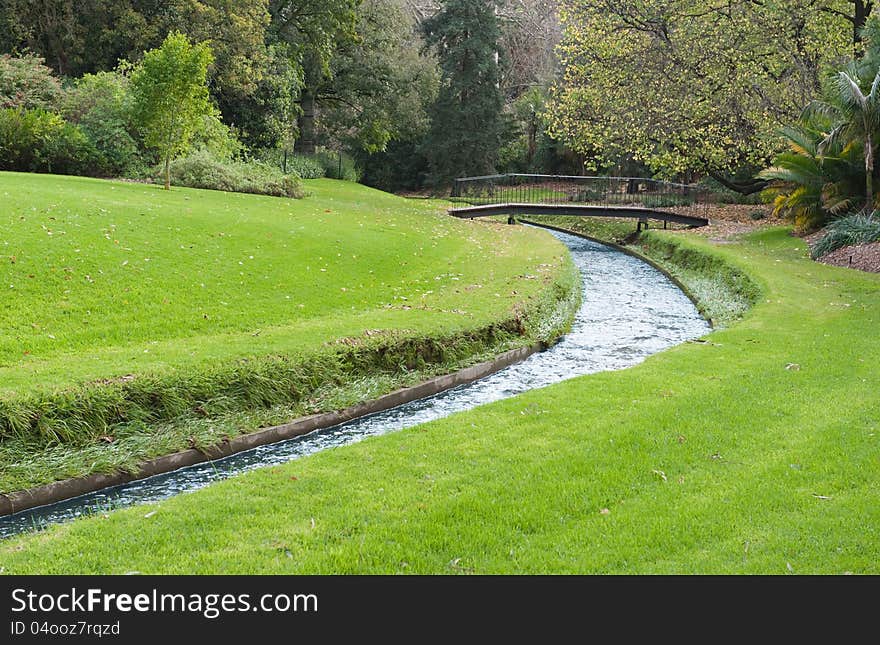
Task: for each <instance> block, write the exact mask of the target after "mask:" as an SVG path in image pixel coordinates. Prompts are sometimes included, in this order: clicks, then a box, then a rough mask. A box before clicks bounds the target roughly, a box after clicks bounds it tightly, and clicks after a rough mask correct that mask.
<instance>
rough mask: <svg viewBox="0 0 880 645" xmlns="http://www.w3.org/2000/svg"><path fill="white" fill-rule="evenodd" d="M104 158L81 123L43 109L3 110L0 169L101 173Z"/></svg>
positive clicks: (60, 172)
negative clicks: (77, 123)
mask: <svg viewBox="0 0 880 645" xmlns="http://www.w3.org/2000/svg"><path fill="white" fill-rule="evenodd" d="M103 166H104V159H103V157H102V156H101V154H100V153H99V152H98V151H97V149H96V148H95V146H94V145H93V144H92V142H91V141H90V140H89V138H88V137H87V136H86V135H85V134H84V133H83V132H82V130H80V129H79V128H78V127H77V126H75V125H73V124H71V123H67V122H66V121H65V120H64V119H62V118H61V117H60V116H58V115H57V114H53V113H51V112H47V111H46V110H43V109H34V110H27V109H23V108H17V109H13V108H8V109H5V110H0V170H17V171H23V172H54V173H59V174H69V175H93V176H94V175H99V174H100V173H101V169H102V167H103Z"/></svg>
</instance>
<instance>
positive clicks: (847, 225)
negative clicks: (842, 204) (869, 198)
mask: <svg viewBox="0 0 880 645" xmlns="http://www.w3.org/2000/svg"><path fill="white" fill-rule="evenodd" d="M877 241H880V216H878V212H877V211H874V212H873V213H870V214H868V213H852V214H850V215H847V216H845V217H841V218H839V219H836V220H834V221H833V222H831V223H830V224H829V225H828V226H827V227H825V233H824V234H823V235H822V237H821V238H820V239H819V241H818V242H816V243H815V244H814V245H813V247H812V248H811V249H810V255H811V257H812V258H813V259H814V260H816V259H818V258H821V257H822V256H823V255H828V254H829V253H831V252H832V251H836V250H837V249H840V248H843V247H844V246H854V245H856V244H870V243H871V242H877Z"/></svg>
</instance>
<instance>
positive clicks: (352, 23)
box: [269, 0, 361, 154]
mask: <svg viewBox="0 0 880 645" xmlns="http://www.w3.org/2000/svg"><path fill="white" fill-rule="evenodd" d="M360 3H361V0H337V1H336V2H327V1H326V0H271V2H270V3H269V10H270V13H271V15H272V26H271V32H272V38H273V39H274V40H275V41H277V42H280V43H283V44H284V45H286V46H287V50H288V52H289V55H290V56H291V58H292V60H293V61H294V62H295V63H296V64H297V65H298V66H299V67H300V69H302V77H301V78H302V87H301V89H300V88H296V89H297V90H299V109H300V114H299V118H298V122H297V127H298V131H299V132H298V135H299V136H298V137H297V140H296V148H297V150H298V151H299V152H301V153H303V154H314V153H315V115H316V102H317V96H318V90H319V87H320V86H321V84H322V83H324V82H325V81H326V79H327V77H328V76H329V75H330V73H331V71H330V60H331V58H332V55H333V52H334V50H335V49H336V48H337V47H339V45H340V44H341V43H343V42H345V41H348V40H351V39H353V38H355V34H356V24H357V7H358V6H359V5H360Z"/></svg>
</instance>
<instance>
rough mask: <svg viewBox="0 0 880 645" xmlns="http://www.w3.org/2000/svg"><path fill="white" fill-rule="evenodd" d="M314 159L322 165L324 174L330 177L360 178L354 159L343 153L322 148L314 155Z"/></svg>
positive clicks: (349, 179) (355, 179) (357, 179)
mask: <svg viewBox="0 0 880 645" xmlns="http://www.w3.org/2000/svg"><path fill="white" fill-rule="evenodd" d="M315 159H316V160H317V161H318V163H320V164H321V166H323V167H324V176H326V177H329V178H330V179H344V180H345V181H360V180H361V171H360V169H359V168H358V167H357V164H355V162H354V159H352V158H351V157H349V156H348V155H347V154H345V153H342V152H331V151H329V150H322V151H320V152H318V153H317V154H316V155H315Z"/></svg>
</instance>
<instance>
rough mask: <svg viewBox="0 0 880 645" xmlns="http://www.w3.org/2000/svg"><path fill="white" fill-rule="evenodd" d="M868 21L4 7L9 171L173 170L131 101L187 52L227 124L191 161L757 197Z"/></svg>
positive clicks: (844, 10)
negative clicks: (557, 179) (45, 147)
mask: <svg viewBox="0 0 880 645" xmlns="http://www.w3.org/2000/svg"><path fill="white" fill-rule="evenodd" d="M873 9H874V7H873V3H872V2H871V1H869V0H810V1H806V2H805V1H804V0H765V1H764V2H761V3H756V2H752V1H745V0H741V1H740V0H727V1H725V2H708V3H707V2H705V0H702V1H698V0H675V1H669V0H642V1H640V2H611V1H610V0H560V1H559V2H556V1H554V0H339V1H336V2H325V1H321V0H235V1H233V0H169V1H164V2H160V1H158V0H121V1H120V0H113V1H111V0H0V54H3V56H2V58H0V108H3V111H4V113H5V115H4V116H2V117H0V150H5V152H2V153H0V156H2V157H3V159H2V161H0V165H2V167H4V168H6V169H25V170H40V171H46V170H50V171H53V172H63V171H65V170H70V171H72V172H79V171H81V170H82V168H84V167H87V168H89V169H90V170H91V171H92V174H100V175H104V176H143V175H149V174H150V173H151V172H152V170H151V169H152V168H154V166H155V165H156V164H157V163H158V162H159V157H158V156H157V152H156V150H155V149H152V148H151V147H150V146H146V145H144V141H143V132H142V130H143V128H142V125H143V124H142V123H139V122H138V120H137V118H136V115H135V114H134V113H133V112H132V110H131V109H130V105H129V95H130V93H131V92H130V88H129V85H130V81H131V76H132V74H133V72H134V71H135V70H137V68H138V66H139V65H141V64H142V61H143V60H144V56H145V53H146V52H149V51H151V50H155V49H156V48H159V47H161V46H162V45H163V43H164V42H165V41H166V39H167V37H168V35H169V34H172V33H180V34H183V35H185V36H186V37H187V38H188V40H189V41H190V42H191V43H193V44H194V45H195V44H200V43H204V44H205V45H206V46H207V47H208V48H209V49H210V54H211V60H210V64H209V66H208V67H207V75H206V78H205V82H206V84H207V88H208V92H209V99H210V105H211V109H210V110H208V112H207V113H206V114H204V115H203V118H202V121H201V125H200V127H198V128H196V131H195V132H194V133H193V134H192V145H191V146H186V147H185V149H181V152H180V155H182V156H186V155H187V154H189V155H192V154H198V155H202V156H203V157H204V156H210V157H214V158H221V159H225V160H227V161H230V162H231V161H234V162H236V163H247V162H251V161H258V162H260V163H263V164H268V165H271V166H273V167H275V168H278V169H279V171H280V172H283V173H290V172H294V171H295V172H296V173H297V174H299V175H300V176H303V177H309V176H315V175H326V176H331V177H343V178H349V179H357V180H360V181H363V182H364V183H367V184H370V185H373V186H376V187H379V188H383V189H386V190H394V191H420V190H426V189H438V190H439V189H441V188H443V187H445V186H448V184H449V182H450V181H451V180H452V179H453V178H455V177H457V176H465V175H480V174H488V173H494V172H537V173H549V174H588V173H606V174H621V175H632V174H639V175H649V176H657V177H663V178H670V179H679V180H687V181H696V180H702V181H707V182H713V184H714V185H715V186H717V187H722V186H723V187H724V188H725V189H726V190H730V191H734V192H736V193H737V194H753V193H756V192H757V191H759V190H762V189H763V188H765V187H766V186H767V181H768V180H767V179H764V178H760V177H758V176H757V175H758V173H759V171H760V170H762V169H763V168H765V167H766V166H767V165H768V164H769V163H770V162H771V160H772V159H773V157H774V155H777V154H778V153H779V152H780V151H782V150H783V149H784V148H785V146H786V140H785V137H784V136H783V135H782V134H781V131H780V129H781V128H782V127H783V126H785V125H787V124H790V123H792V122H795V121H796V120H797V119H799V118H800V116H801V113H802V112H803V110H804V107H805V106H806V105H807V104H808V103H809V102H810V101H811V100H812V99H813V98H814V97H816V96H817V95H819V94H820V92H821V91H822V87H823V82H824V81H823V79H824V78H825V77H826V76H827V75H828V74H829V73H830V71H833V70H834V69H836V68H838V67H840V66H841V65H843V64H844V63H845V62H846V61H847V60H849V59H852V58H853V56H858V55H861V54H862V53H863V51H864V43H863V37H862V29H863V27H864V26H865V24H866V21H867V20H868V17H869V16H870V14H871V12H872V10H873ZM47 115H51V116H52V118H54V119H55V121H52V123H51V124H50V123H49V121H48V120H47V119H49V116H47ZM28 119H30V121H28ZM4 124H5V125H4ZM50 126H51V127H50ZM4 128H5V130H4ZM27 128H30V129H31V130H35V131H36V130H39V131H40V132H43V131H44V130H45V131H50V130H51V132H55V133H56V134H55V135H52V137H54V138H55V140H56V142H55V143H53V146H55V147H54V148H52V149H51V150H49V151H48V152H46V153H45V154H43V156H42V157H39V155H37V156H38V157H39V158H33V159H32V158H29V157H28V156H27V154H26V152H27V150H26V148H27V145H26V144H25V143H22V141H21V140H20V139H21V137H22V136H24V135H22V134H21V132H23V131H24V130H23V129H27ZM40 128H43V130H40ZM46 128H48V130H46ZM52 128H54V129H52ZM31 130H27V131H28V132H30V131H31ZM62 131H63V132H64V134H63V135H62V134H57V133H61V132H62ZM4 133H5V134H4ZM16 133H17V134H16ZM34 136H35V137H37V138H39V136H42V137H43V139H46V137H47V136H48V135H45V136H44V135H39V136H37V135H34ZM4 141H5V143H4ZM4 146H5V148H4ZM15 146H18V148H17V149H18V152H16V153H15V154H13V153H11V152H9V151H10V150H12V148H13V147H15ZM77 146H81V147H82V148H83V149H84V150H85V152H83V151H82V150H80V148H79V147H77ZM185 153H186V154H185ZM15 155H18V156H15ZM96 160H97V161H96ZM192 163H194V162H192ZM175 169H176V170H175V171H176V172H184V171H181V170H180V168H179V166H175Z"/></svg>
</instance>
